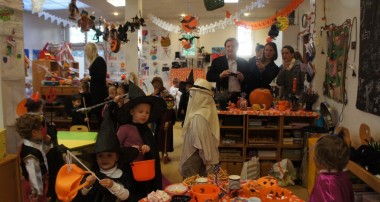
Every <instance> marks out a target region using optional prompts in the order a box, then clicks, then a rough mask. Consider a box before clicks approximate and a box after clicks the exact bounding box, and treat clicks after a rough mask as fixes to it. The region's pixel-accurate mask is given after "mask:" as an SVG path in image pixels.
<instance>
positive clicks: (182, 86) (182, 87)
mask: <svg viewBox="0 0 380 202" xmlns="http://www.w3.org/2000/svg"><path fill="white" fill-rule="evenodd" d="M186 85H194V71H193V69H191V71H190V73H189V76H188V77H187V78H186V81H181V82H179V85H178V86H179V87H178V88H179V90H180V91H181V92H184V91H186Z"/></svg>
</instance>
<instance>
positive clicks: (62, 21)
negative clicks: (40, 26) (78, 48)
mask: <svg viewBox="0 0 380 202" xmlns="http://www.w3.org/2000/svg"><path fill="white" fill-rule="evenodd" d="M37 15H38V17H43V18H44V20H49V19H50V22H51V23H54V22H55V23H56V24H57V25H60V24H62V25H63V27H67V26H69V27H76V26H77V24H76V23H75V22H73V21H70V20H65V19H63V18H60V17H58V16H55V15H52V14H50V13H47V12H45V11H42V12H39V13H37Z"/></svg>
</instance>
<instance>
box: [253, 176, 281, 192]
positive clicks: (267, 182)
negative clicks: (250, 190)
mask: <svg viewBox="0 0 380 202" xmlns="http://www.w3.org/2000/svg"><path fill="white" fill-rule="evenodd" d="M257 183H258V184H259V185H260V186H261V187H262V188H263V189H264V188H271V187H278V181H277V179H276V178H274V177H271V176H265V177H261V178H259V179H258V180H257Z"/></svg>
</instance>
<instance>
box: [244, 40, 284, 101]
mask: <svg viewBox="0 0 380 202" xmlns="http://www.w3.org/2000/svg"><path fill="white" fill-rule="evenodd" d="M277 57H278V54H277V46H276V44H275V43H273V42H269V43H267V44H266V45H265V47H264V54H263V57H262V58H261V59H259V58H256V57H253V58H251V59H249V61H248V63H249V73H248V75H247V76H246V79H245V92H246V93H247V95H248V96H249V94H250V93H251V92H252V91H253V90H255V89H256V88H266V89H270V85H269V84H270V83H271V82H272V80H273V79H274V78H276V76H277V74H278V72H279V71H280V69H279V68H278V66H277V65H276V64H275V63H274V61H275V60H276V59H277Z"/></svg>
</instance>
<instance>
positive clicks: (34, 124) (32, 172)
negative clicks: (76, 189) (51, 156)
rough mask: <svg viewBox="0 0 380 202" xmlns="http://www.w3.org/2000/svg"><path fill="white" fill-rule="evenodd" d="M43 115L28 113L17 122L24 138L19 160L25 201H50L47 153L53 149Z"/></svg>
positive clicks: (19, 131) (17, 127) (18, 129)
mask: <svg viewBox="0 0 380 202" xmlns="http://www.w3.org/2000/svg"><path fill="white" fill-rule="evenodd" d="M44 125H45V120H44V118H43V116H42V115H39V114H29V113H26V114H24V115H22V116H21V117H20V118H18V119H17V120H16V130H17V132H18V133H19V135H20V137H22V138H23V144H22V145H21V149H20V153H19V158H20V166H21V170H22V176H23V177H24V179H23V182H22V184H23V189H24V190H23V198H24V201H38V202H45V201H49V199H48V197H47V191H48V187H47V185H48V164H47V160H46V153H47V152H48V151H49V150H50V149H51V148H52V143H51V137H50V136H49V135H47V132H46V127H43V126H44Z"/></svg>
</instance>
